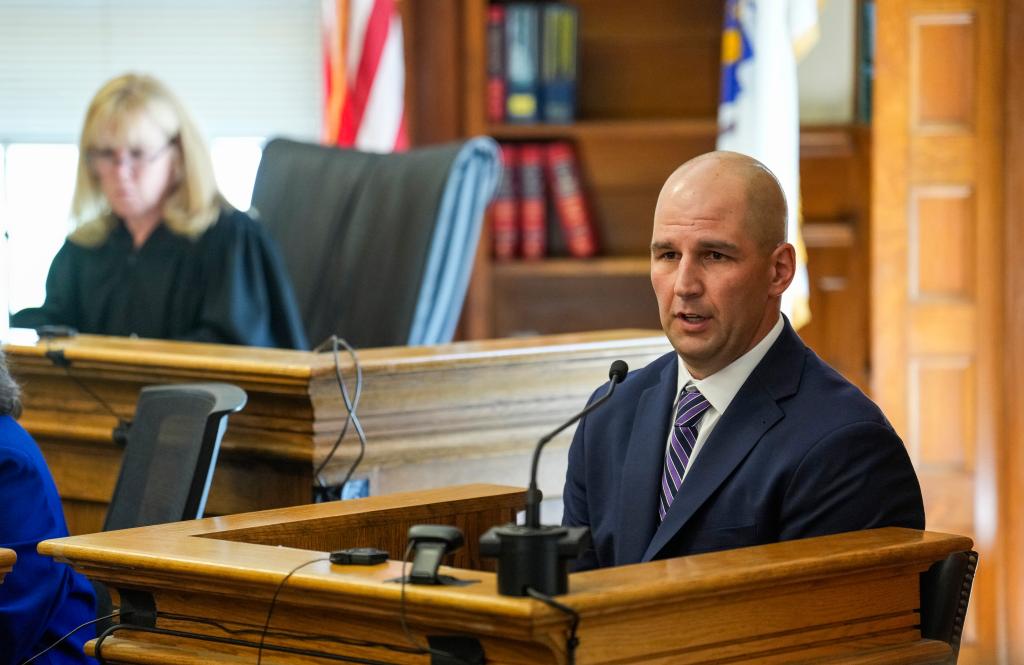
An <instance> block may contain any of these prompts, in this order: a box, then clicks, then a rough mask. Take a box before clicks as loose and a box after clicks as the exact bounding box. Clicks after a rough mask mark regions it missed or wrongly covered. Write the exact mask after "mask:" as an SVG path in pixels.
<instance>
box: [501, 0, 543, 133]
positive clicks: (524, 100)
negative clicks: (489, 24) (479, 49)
mask: <svg viewBox="0 0 1024 665" xmlns="http://www.w3.org/2000/svg"><path fill="white" fill-rule="evenodd" d="M505 48H506V58H505V67H506V69H505V72H506V76H507V80H506V91H505V94H506V96H505V119H506V121H507V122H518V123H529V122H538V121H539V120H540V61H539V55H540V11H539V9H538V6H537V5H529V4H520V3H513V4H509V5H506V6H505Z"/></svg>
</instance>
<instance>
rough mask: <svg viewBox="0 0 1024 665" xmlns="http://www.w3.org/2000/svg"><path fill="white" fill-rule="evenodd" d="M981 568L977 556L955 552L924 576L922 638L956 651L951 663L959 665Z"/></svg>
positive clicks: (975, 554) (922, 582)
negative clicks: (976, 576) (940, 643)
mask: <svg viewBox="0 0 1024 665" xmlns="http://www.w3.org/2000/svg"><path fill="white" fill-rule="evenodd" d="M977 568H978V553H977V552H974V551H967V552H954V553H953V554H950V555H949V556H948V557H946V558H945V559H943V560H942V561H937V562H936V563H934V564H932V567H931V568H929V569H928V571H927V572H926V573H922V575H921V637H924V638H926V639H930V640H939V641H940V642H945V643H947V644H949V646H950V647H951V648H952V649H953V653H952V656H951V658H950V660H949V661H948V662H949V663H956V661H957V658H958V657H959V655H960V638H961V636H962V635H963V631H964V621H965V620H966V619H967V603H968V602H969V601H970V599H971V586H972V585H973V584H974V573H975V571H976V570H977Z"/></svg>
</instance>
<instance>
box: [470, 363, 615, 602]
mask: <svg viewBox="0 0 1024 665" xmlns="http://www.w3.org/2000/svg"><path fill="white" fill-rule="evenodd" d="M628 372H629V367H628V366H627V365H626V363H625V362H623V361H621V360H616V361H615V362H613V363H612V365H611V367H610V368H609V370H608V379H609V383H608V390H607V391H606V392H605V393H604V394H603V395H601V397H599V398H597V399H596V400H594V401H593V402H591V403H590V404H588V405H587V406H586V408H584V409H583V410H582V411H580V412H579V413H577V414H576V415H575V416H573V417H572V418H570V419H569V420H568V421H566V422H565V423H564V424H562V425H560V426H559V427H557V428H556V429H555V430H553V431H552V432H550V433H549V434H547V435H545V436H543V437H541V439H540V441H538V442H537V446H536V448H534V450H533V464H532V465H531V468H530V487H529V489H528V490H527V492H526V521H525V523H524V524H523V525H522V526H519V525H516V524H509V525H505V526H496V527H493V528H491V529H490V530H488V531H487V533H485V534H484V535H482V536H481V537H480V554H481V555H482V556H485V557H497V558H498V592H499V593H501V594H502V595H506V596H526V595H529V590H531V589H532V590H536V591H539V592H541V593H542V594H547V595H549V596H555V595H559V594H563V593H566V592H567V591H568V590H569V572H568V563H569V561H570V560H571V559H575V558H577V557H578V556H579V555H580V553H581V552H582V551H583V550H584V549H585V548H586V547H588V546H589V545H590V529H589V528H587V527H585V526H582V527H563V526H542V525H541V523H540V502H541V499H542V498H543V495H542V494H541V491H540V489H539V488H538V487H537V465H538V461H539V460H540V451H541V450H542V449H543V448H544V446H545V445H546V444H547V443H548V441H550V440H551V439H553V438H555V436H556V435H558V433H559V432H561V431H562V430H564V429H565V428H566V427H568V426H569V425H572V424H573V423H575V422H576V421H577V420H579V419H580V418H582V417H583V416H585V415H587V414H588V413H590V412H591V411H593V410H594V409H596V408H598V407H600V406H601V405H602V404H604V403H605V402H607V401H608V399H609V398H611V396H612V393H614V392H615V386H617V385H618V384H619V383H621V382H622V380H623V379H625V378H626V374H627V373H628Z"/></svg>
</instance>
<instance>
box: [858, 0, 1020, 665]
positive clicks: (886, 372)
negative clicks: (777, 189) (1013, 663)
mask: <svg viewBox="0 0 1024 665" xmlns="http://www.w3.org/2000/svg"><path fill="white" fill-rule="evenodd" d="M877 10H878V23H877V26H878V30H877V51H876V79H875V94H874V99H875V121H874V131H875V141H874V148H873V150H874V159H873V168H872V176H873V188H874V189H873V192H874V200H873V205H872V208H873V220H872V222H873V224H874V228H873V229H872V250H873V251H872V285H873V289H874V292H873V300H872V335H871V338H872V356H873V362H872V366H873V372H874V373H873V377H872V386H873V392H874V396H875V398H876V399H877V400H878V401H879V403H880V404H881V405H882V408H883V410H884V411H885V412H886V414H887V415H888V416H889V418H890V420H891V421H892V422H893V424H894V426H895V427H896V428H897V430H898V431H899V432H900V434H901V435H902V436H903V437H904V441H905V442H906V443H907V445H908V448H909V450H910V452H911V454H912V456H913V459H914V462H915V465H916V466H917V469H918V473H919V476H920V478H921V481H922V485H923V490H924V494H925V501H926V506H925V510H926V514H927V520H928V526H929V528H933V529H938V530H945V531H953V532H959V533H969V534H972V535H973V537H974V538H975V542H976V544H977V547H978V549H979V551H980V552H981V560H982V562H985V563H983V564H982V573H981V574H979V576H978V578H977V580H976V582H975V587H974V588H975V592H974V595H973V597H972V599H971V610H970V614H969V625H968V629H967V630H966V632H965V637H964V651H963V654H962V657H961V659H960V662H962V663H993V662H1000V661H999V660H998V658H999V654H1000V651H1001V646H1000V635H999V626H1000V625H1001V623H1002V615H1001V608H1002V606H1003V605H1004V604H1005V602H1006V597H1005V596H1002V595H1001V594H1003V593H1005V592H1004V590H1002V589H1001V588H1000V584H999V581H1000V577H1001V572H1000V571H1001V565H1002V562H1003V555H1004V552H1003V550H1002V549H1001V547H1000V540H999V537H998V535H999V534H998V529H997V525H998V524H999V520H1000V516H999V505H1000V500H999V496H1000V492H1002V491H1003V487H1002V485H1001V484H1000V482H999V481H1000V478H999V475H998V468H999V460H1000V459H1001V455H1002V452H1003V448H1004V443H1003V439H1002V437H1001V431H1000V430H1001V416H1000V414H1001V413H1002V402H1001V395H1002V386H1001V367H1002V364H1001V360H1000V357H999V350H1000V348H1001V335H1002V323H1001V322H1002V302H1001V297H1002V285H1001V283H1000V279H1001V276H1002V263H1001V257H1000V256H999V254H998V252H996V253H993V252H992V248H994V247H999V246H1000V243H1001V236H1002V234H1003V221H1002V217H1001V201H1002V188H1001V182H1000V179H999V177H998V174H999V173H1000V170H1001V168H1002V167H1001V151H1000V150H1001V143H1000V141H999V132H1000V130H1001V117H1002V101H1001V98H1000V97H999V90H1000V85H1001V83H1002V69H1001V66H1002V48H1003V46H1002V25H1003V23H1002V13H1001V3H999V2H985V1H982V0H960V1H945V2H934V1H933V2H929V1H927V0H891V1H886V2H880V3H878V5H877Z"/></svg>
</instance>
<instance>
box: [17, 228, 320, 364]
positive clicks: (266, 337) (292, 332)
mask: <svg viewBox="0 0 1024 665" xmlns="http://www.w3.org/2000/svg"><path fill="white" fill-rule="evenodd" d="M45 324H57V325H68V326H72V327H74V328H76V329H78V330H79V332H83V333H94V334H100V335H124V336H127V335H135V336H138V337H150V338H156V339H178V340H191V341H197V342H218V343H225V344H245V345H249V346H265V347H282V348H296V349H305V348H308V347H309V345H308V342H307V340H306V335H305V332H303V328H302V322H301V320H300V318H299V311H298V307H297V305H296V303H295V296H294V294H293V292H292V287H291V283H290V282H289V280H288V276H287V273H286V272H285V269H284V263H283V261H282V259H281V256H280V254H279V252H278V250H277V247H276V246H275V245H274V244H273V241H272V240H271V239H270V237H269V236H268V235H267V234H266V232H265V231H264V229H263V228H262V227H261V226H260V225H259V224H258V223H257V222H255V221H253V220H252V219H251V218H250V217H249V216H248V215H246V214H245V213H243V212H240V211H237V210H224V211H223V212H222V213H221V215H220V217H219V218H218V219H217V222H216V223H215V224H213V225H212V226H211V227H210V228H209V229H207V230H206V231H205V232H204V233H203V235H201V236H200V237H199V238H197V239H195V240H190V239H189V238H185V237H183V236H179V235H177V234H175V233H173V232H171V231H170V230H169V229H168V228H167V227H166V226H164V225H160V226H158V227H157V228H156V230H155V231H153V233H152V235H151V236H150V237H149V238H148V239H147V240H146V242H145V244H144V245H143V246H142V247H139V248H138V249H136V248H134V247H132V238H131V235H130V234H129V232H128V229H127V228H125V226H124V224H123V223H121V224H118V225H117V226H116V227H115V228H114V229H113V230H112V231H111V233H110V236H109V237H108V238H107V240H106V242H104V243H103V244H102V245H100V246H99V247H82V246H80V245H76V244H74V243H73V242H70V241H65V243H64V246H63V247H61V249H60V251H59V252H58V253H57V256H56V257H54V259H53V263H52V264H51V265H50V272H49V275H48V276H47V278H46V301H45V302H44V303H43V305H42V307H34V308H29V309H24V310H22V311H20V312H18V313H17V314H15V315H14V316H13V317H12V319H11V325H13V326H17V327H26V328H34V327H38V326H41V325H45Z"/></svg>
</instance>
